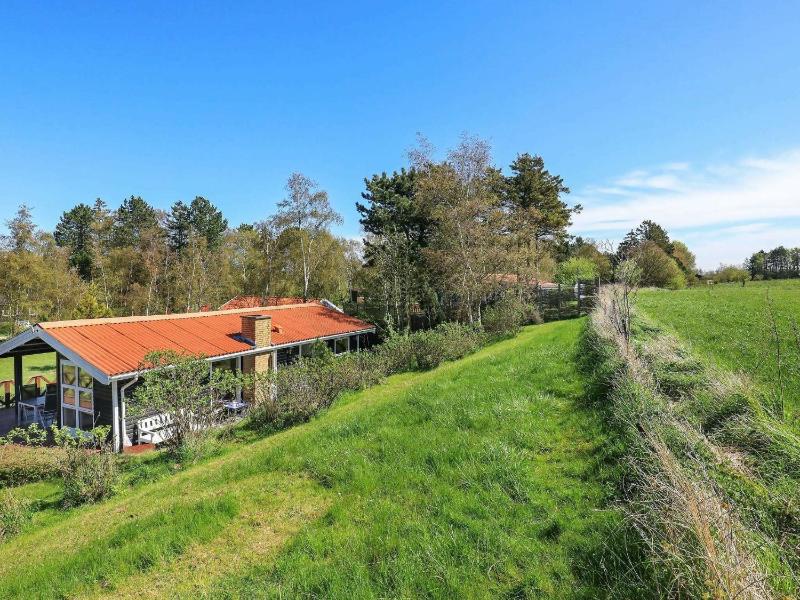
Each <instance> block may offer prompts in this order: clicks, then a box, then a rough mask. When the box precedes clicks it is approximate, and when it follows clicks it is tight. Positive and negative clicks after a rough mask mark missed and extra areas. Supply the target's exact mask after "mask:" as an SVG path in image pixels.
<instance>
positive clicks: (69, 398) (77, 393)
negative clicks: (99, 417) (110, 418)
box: [61, 360, 94, 431]
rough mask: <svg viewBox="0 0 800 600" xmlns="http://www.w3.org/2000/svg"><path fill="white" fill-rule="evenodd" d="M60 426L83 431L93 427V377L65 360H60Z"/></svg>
mask: <svg viewBox="0 0 800 600" xmlns="http://www.w3.org/2000/svg"><path fill="white" fill-rule="evenodd" d="M61 426H62V427H74V428H75V429H82V430H83V431H89V430H90V429H92V428H93V427H94V379H92V376H91V375H90V374H89V372H88V371H86V370H84V369H81V368H80V367H79V366H78V365H76V364H74V363H71V362H69V361H66V360H64V361H61Z"/></svg>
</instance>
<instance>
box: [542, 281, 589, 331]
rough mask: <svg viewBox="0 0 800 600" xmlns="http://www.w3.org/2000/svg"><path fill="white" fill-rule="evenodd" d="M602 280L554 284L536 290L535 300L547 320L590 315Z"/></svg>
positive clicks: (543, 317)
mask: <svg viewBox="0 0 800 600" xmlns="http://www.w3.org/2000/svg"><path fill="white" fill-rule="evenodd" d="M599 289H600V282H599V281H597V280H594V281H579V282H578V283H576V284H575V285H562V284H552V285H549V286H546V287H545V286H540V287H539V288H537V290H536V296H535V302H536V308H537V310H538V311H539V315H540V316H541V317H542V319H543V320H545V321H558V320H560V319H573V318H575V317H581V316H583V315H588V314H589V312H591V310H592V308H594V305H595V302H596V301H597V292H598V290H599Z"/></svg>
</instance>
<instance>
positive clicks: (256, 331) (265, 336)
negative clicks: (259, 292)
mask: <svg viewBox="0 0 800 600" xmlns="http://www.w3.org/2000/svg"><path fill="white" fill-rule="evenodd" d="M242 337H243V338H245V339H246V340H247V341H248V342H250V343H251V344H253V345H254V346H255V347H256V348H266V347H268V346H270V344H271V343H272V317H270V316H269V315H242Z"/></svg>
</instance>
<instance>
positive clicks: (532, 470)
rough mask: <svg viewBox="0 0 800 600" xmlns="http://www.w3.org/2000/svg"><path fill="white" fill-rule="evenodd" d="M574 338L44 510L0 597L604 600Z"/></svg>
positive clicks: (601, 457) (503, 350)
mask: <svg viewBox="0 0 800 600" xmlns="http://www.w3.org/2000/svg"><path fill="white" fill-rule="evenodd" d="M582 327H583V320H573V321H566V322H555V323H549V324H546V325H540V326H534V327H529V328H526V329H525V330H524V331H523V332H522V333H521V334H520V335H518V336H517V337H516V338H514V339H511V340H507V341H503V342H500V343H497V344H493V345H491V346H489V347H487V348H485V349H483V350H481V351H479V352H477V353H476V354H474V355H472V356H470V357H467V358H465V359H462V360H460V361H456V362H453V363H448V364H445V365H442V366H441V367H439V368H437V369H435V370H433V371H430V372H427V373H407V374H402V375H397V376H393V377H391V378H389V379H388V380H387V382H386V383H385V384H382V385H379V386H376V387H374V388H371V389H368V390H365V391H362V392H358V393H354V394H349V395H347V396H346V397H344V398H341V399H340V400H339V401H338V402H337V403H335V405H334V406H333V407H332V408H331V409H330V410H329V411H327V412H325V413H324V414H322V415H321V416H319V417H318V418H316V419H314V420H313V421H312V422H310V423H308V424H305V425H301V426H298V427H294V428H292V429H290V430H287V431H284V432H282V433H278V434H275V435H272V436H269V437H267V438H265V439H260V440H257V441H255V442H251V443H247V444H243V445H240V446H238V447H235V448H233V449H230V450H229V451H227V452H226V453H225V454H224V455H223V456H221V457H219V458H217V459H214V460H211V461H209V462H207V463H205V464H202V465H199V466H196V467H193V468H188V469H185V470H183V471H180V472H178V473H177V474H175V475H169V476H160V477H158V478H157V479H156V480H155V481H154V482H152V483H146V482H145V483H140V484H139V485H137V486H135V487H134V488H131V489H129V490H128V491H123V492H121V493H120V494H119V495H118V496H117V497H115V498H112V499H110V500H108V501H105V502H102V503H99V504H97V505H94V506H85V507H82V508H77V509H72V510H70V511H68V512H65V513H63V514H56V513H54V512H53V511H52V510H48V511H46V513H47V514H46V517H43V518H41V519H38V520H37V519H34V522H33V523H32V524H31V525H30V526H29V527H28V528H27V530H26V531H24V532H23V533H22V534H20V535H19V536H17V537H15V538H12V539H11V540H9V541H8V542H6V543H5V544H3V545H2V547H0V597H106V596H108V597H112V596H113V597H115V598H119V597H131V598H142V597H154V598H155V597H164V596H169V597H186V598H189V597H192V598H197V597H232V598H234V597H235V598H250V597H266V596H268V597H303V596H305V597H326V598H355V597H417V596H438V597H498V596H500V597H541V596H547V597H557V598H565V597H598V596H602V595H605V593H606V590H604V589H603V588H602V585H601V584H600V583H598V582H599V581H600V580H601V579H602V576H601V574H600V573H599V571H600V569H599V568H598V567H597V565H598V564H599V562H598V561H599V560H600V557H602V556H603V552H604V544H605V543H606V541H607V537H608V534H609V531H611V530H613V529H614V528H615V527H616V526H617V525H618V524H619V521H620V516H619V514H618V513H617V512H616V510H615V509H614V508H612V506H611V498H612V496H613V485H612V480H613V474H614V465H613V464H612V463H613V461H611V460H610V457H609V454H608V452H609V448H612V447H614V444H613V440H611V439H610V438H609V434H608V433H607V432H606V431H605V430H604V429H603V427H602V425H601V420H600V419H599V418H597V416H596V415H595V414H594V413H593V412H592V411H591V410H590V409H588V408H586V405H585V403H584V396H585V393H586V392H585V388H584V384H585V382H584V380H583V378H582V376H581V375H580V374H579V372H578V371H577V369H576V367H575V361H574V355H575V352H576V347H577V340H578V336H579V333H580V331H581V328H582ZM48 493H50V494H51V495H52V493H53V491H52V489H49V491H48ZM31 557H36V560H34V561H31V560H30V558H31Z"/></svg>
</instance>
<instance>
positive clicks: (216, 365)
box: [211, 358, 236, 371]
mask: <svg viewBox="0 0 800 600" xmlns="http://www.w3.org/2000/svg"><path fill="white" fill-rule="evenodd" d="M211 368H212V369H214V370H215V371H235V370H236V359H235V358H230V359H228V360H218V361H217V362H213V363H211Z"/></svg>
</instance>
